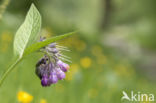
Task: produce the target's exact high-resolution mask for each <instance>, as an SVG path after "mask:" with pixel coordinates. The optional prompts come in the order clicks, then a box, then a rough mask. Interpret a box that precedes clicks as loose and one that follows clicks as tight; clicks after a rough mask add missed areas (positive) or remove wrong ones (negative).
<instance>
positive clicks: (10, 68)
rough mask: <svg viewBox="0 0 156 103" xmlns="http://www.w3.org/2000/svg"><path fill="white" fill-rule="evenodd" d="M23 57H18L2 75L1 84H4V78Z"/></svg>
mask: <svg viewBox="0 0 156 103" xmlns="http://www.w3.org/2000/svg"><path fill="white" fill-rule="evenodd" d="M21 60H22V59H21V58H19V59H17V60H16V61H15V62H14V64H12V65H11V66H10V67H9V68H8V69H7V70H6V72H5V73H4V74H3V75H2V77H1V78H0V86H1V85H2V83H3V82H4V80H5V79H6V77H7V76H8V74H9V73H10V72H11V71H12V70H13V69H14V68H15V67H16V65H17V64H18V63H19V62H20V61H21Z"/></svg>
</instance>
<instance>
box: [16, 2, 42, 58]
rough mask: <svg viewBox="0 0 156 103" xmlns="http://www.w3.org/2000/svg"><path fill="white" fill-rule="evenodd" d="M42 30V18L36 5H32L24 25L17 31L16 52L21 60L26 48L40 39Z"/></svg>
mask: <svg viewBox="0 0 156 103" xmlns="http://www.w3.org/2000/svg"><path fill="white" fill-rule="evenodd" d="M40 28H41V16H40V13H39V12H38V10H37V9H36V7H35V6H34V4H32V5H31V7H30V9H29V11H28V13H27V15H26V18H25V21H24V23H23V24H22V25H21V26H20V28H19V29H18V30H17V32H16V35H15V39H14V52H15V54H16V55H18V56H19V57H20V58H21V57H22V55H23V53H24V50H25V48H26V47H27V46H28V45H30V44H32V43H34V42H35V41H36V40H37V38H38V37H39V31H40Z"/></svg>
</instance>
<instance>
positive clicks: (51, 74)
mask: <svg viewBox="0 0 156 103" xmlns="http://www.w3.org/2000/svg"><path fill="white" fill-rule="evenodd" d="M43 40H44V39H41V41H43ZM61 50H68V49H67V48H66V47H63V46H59V45H57V43H51V44H49V45H48V46H46V47H44V48H42V49H40V51H41V52H43V53H44V57H42V58H41V59H40V60H39V61H38V63H37V64H36V71H35V72H36V75H37V76H38V77H39V78H40V80H41V84H42V86H43V87H47V86H50V85H51V84H55V83H57V82H58V80H62V79H64V78H65V72H67V71H68V70H69V65H68V64H66V63H64V62H63V61H62V60H67V61H68V59H66V57H67V56H64V55H62V53H61Z"/></svg>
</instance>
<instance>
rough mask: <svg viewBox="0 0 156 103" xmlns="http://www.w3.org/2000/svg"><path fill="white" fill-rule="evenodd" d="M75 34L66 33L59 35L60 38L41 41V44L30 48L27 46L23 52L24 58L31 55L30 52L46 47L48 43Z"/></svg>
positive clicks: (38, 43)
mask: <svg viewBox="0 0 156 103" xmlns="http://www.w3.org/2000/svg"><path fill="white" fill-rule="evenodd" d="M74 33H76V32H71V33H67V34H64V35H61V36H56V37H53V38H49V39H47V40H45V41H41V42H37V43H35V44H32V45H31V46H29V47H28V48H26V50H25V52H24V56H26V55H28V54H30V53H32V52H35V51H37V50H39V49H40V48H42V47H45V46H46V45H48V44H50V43H53V42H55V41H58V40H61V39H63V38H65V37H68V36H70V35H72V34H74Z"/></svg>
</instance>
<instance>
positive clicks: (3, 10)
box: [0, 0, 10, 19]
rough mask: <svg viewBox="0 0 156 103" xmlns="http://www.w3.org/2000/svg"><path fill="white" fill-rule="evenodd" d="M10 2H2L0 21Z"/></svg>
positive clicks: (6, 0)
mask: <svg viewBox="0 0 156 103" xmlns="http://www.w3.org/2000/svg"><path fill="white" fill-rule="evenodd" d="M9 2H10V0H3V2H2V4H1V5H0V19H2V15H3V13H4V12H5V10H6V8H7V6H8V4H9Z"/></svg>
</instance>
